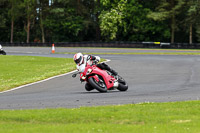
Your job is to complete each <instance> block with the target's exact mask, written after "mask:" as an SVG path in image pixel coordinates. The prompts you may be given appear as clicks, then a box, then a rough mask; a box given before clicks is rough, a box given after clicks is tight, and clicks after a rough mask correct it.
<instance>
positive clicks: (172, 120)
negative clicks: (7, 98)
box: [0, 101, 200, 133]
mask: <svg viewBox="0 0 200 133" xmlns="http://www.w3.org/2000/svg"><path fill="white" fill-rule="evenodd" d="M199 105H200V101H188V102H172V103H142V104H131V105H119V106H99V107H81V108H75V109H63V108H62V109H40V110H1V111H0V132H2V133H4V132H6V133H9V132H14V133H15V132H16V133H18V132H20V133H23V132H28V133H32V132H34V133H35V132H37V133H38V132H41V133H43V132H56V133H57V132H70V133H80V132H81V133H82V132H83V133H88V132H90V133H95V132H102V133H126V132H129V133H133V132H136V133H140V132H143V133H152V132H155V133H199V132H200V126H199V125H200V106H199Z"/></svg>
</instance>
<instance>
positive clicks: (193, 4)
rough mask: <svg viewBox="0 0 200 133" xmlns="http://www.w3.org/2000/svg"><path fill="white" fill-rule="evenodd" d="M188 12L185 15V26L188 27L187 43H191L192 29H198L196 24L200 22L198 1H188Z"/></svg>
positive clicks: (199, 4)
mask: <svg viewBox="0 0 200 133" xmlns="http://www.w3.org/2000/svg"><path fill="white" fill-rule="evenodd" d="M187 5H188V10H187V14H186V17H185V18H186V19H185V21H186V24H187V25H189V43H190V44H192V42H193V39H192V38H193V35H192V33H193V27H194V26H195V27H198V26H199V25H197V24H198V22H200V1H199V0H190V1H187ZM197 30H198V29H197Z"/></svg>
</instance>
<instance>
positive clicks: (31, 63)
mask: <svg viewBox="0 0 200 133" xmlns="http://www.w3.org/2000/svg"><path fill="white" fill-rule="evenodd" d="M74 69H75V64H74V62H73V59H66V58H50V57H35V56H34V57H33V56H10V55H9V56H0V91H4V90H8V89H11V88H14V87H17V86H20V85H24V84H27V83H31V82H35V81H38V80H42V79H46V78H48V77H51V76H55V75H58V74H63V73H66V72H69V71H72V70H74Z"/></svg>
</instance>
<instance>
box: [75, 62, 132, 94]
mask: <svg viewBox="0 0 200 133" xmlns="http://www.w3.org/2000/svg"><path fill="white" fill-rule="evenodd" d="M77 74H79V73H75V74H73V75H72V77H73V78H75V77H76V75H77ZM80 80H81V82H84V81H86V82H87V83H86V84H85V89H86V90H87V91H91V90H93V89H96V90H97V91H99V92H107V91H108V90H113V89H118V90H119V91H126V90H127V89H128V85H127V83H126V81H125V80H124V79H123V78H122V77H121V76H119V75H117V76H114V75H113V74H112V73H111V72H109V71H106V70H102V69H100V68H98V67H97V66H96V65H95V64H94V65H91V66H90V65H88V64H87V65H86V67H85V70H84V72H82V73H80Z"/></svg>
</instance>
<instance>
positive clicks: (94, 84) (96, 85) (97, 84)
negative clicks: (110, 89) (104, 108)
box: [88, 77, 107, 92]
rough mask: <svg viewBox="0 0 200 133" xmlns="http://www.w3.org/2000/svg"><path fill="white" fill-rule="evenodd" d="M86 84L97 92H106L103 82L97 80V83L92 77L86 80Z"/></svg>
mask: <svg viewBox="0 0 200 133" xmlns="http://www.w3.org/2000/svg"><path fill="white" fill-rule="evenodd" d="M88 82H89V83H90V85H91V86H92V87H93V88H95V89H96V90H98V91H99V92H107V87H106V85H105V83H104V81H103V80H101V79H99V81H96V80H95V79H94V78H93V77H91V78H89V79H88Z"/></svg>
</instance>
